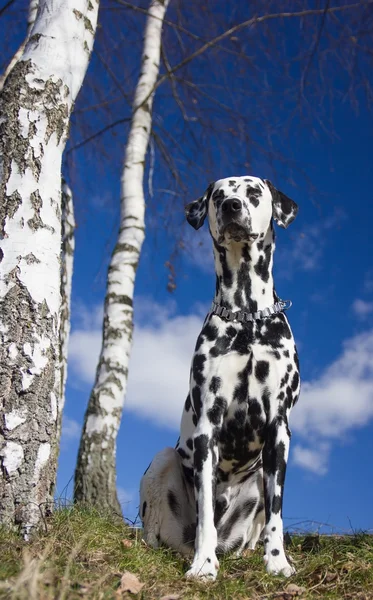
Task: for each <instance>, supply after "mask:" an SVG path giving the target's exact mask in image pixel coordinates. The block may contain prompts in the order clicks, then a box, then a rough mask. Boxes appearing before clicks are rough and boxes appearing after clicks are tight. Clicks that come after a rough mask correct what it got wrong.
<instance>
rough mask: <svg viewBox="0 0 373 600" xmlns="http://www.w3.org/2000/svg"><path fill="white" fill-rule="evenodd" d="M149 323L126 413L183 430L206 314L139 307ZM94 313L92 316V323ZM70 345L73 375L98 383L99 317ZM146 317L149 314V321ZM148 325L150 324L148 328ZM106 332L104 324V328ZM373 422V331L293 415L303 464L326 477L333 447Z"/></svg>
mask: <svg viewBox="0 0 373 600" xmlns="http://www.w3.org/2000/svg"><path fill="white" fill-rule="evenodd" d="M137 307H138V314H139V316H140V317H141V321H140V323H138V324H137V326H136V328H135V334H134V345H133V352H132V356H131V361H130V369H129V373H130V375H129V382H128V392H127V398H126V403H125V407H126V410H130V411H132V412H133V413H136V414H138V415H141V416H142V417H145V418H148V419H149V420H151V421H152V422H154V423H157V424H159V425H163V426H167V427H170V428H172V429H175V430H178V428H179V424H180V417H181V412H182V407H183V404H184V401H185V397H186V394H187V392H188V381H189V368H190V362H191V358H192V354H193V350H194V345H195V342H196V338H197V335H198V333H199V331H200V328H201V324H202V321H203V316H204V314H206V311H207V307H205V309H204V310H203V312H202V314H196V311H194V314H190V315H183V316H180V315H179V316H178V315H175V306H174V305H170V306H159V305H156V304H154V303H152V302H149V300H146V299H139V300H138V301H137ZM87 314H91V315H92V319H91V323H90V322H89V318H88V317H87ZM82 315H83V324H82V326H81V327H80V328H77V329H75V330H74V331H73V332H72V334H71V340H70V363H71V364H70V366H71V374H72V377H73V378H74V377H75V378H78V379H79V380H80V381H83V382H85V383H89V384H90V385H92V383H93V380H94V375H95V368H96V364H97V359H98V354H99V349H100V344H101V331H100V329H99V328H98V327H97V323H96V325H95V326H94V322H95V319H96V321H97V311H90V312H89V313H84V311H83V312H82ZM141 315H142V316H141ZM142 319H145V323H144V322H142ZM100 326H101V323H100ZM371 419H373V330H371V331H367V332H365V333H363V334H360V335H357V336H355V337H353V338H351V339H349V340H347V341H346V342H345V343H344V345H343V349H342V353H341V355H340V356H339V357H338V358H337V359H336V360H335V361H334V362H333V363H332V364H331V365H329V366H328V367H327V368H326V369H325V370H324V371H323V373H321V375H320V376H319V377H318V378H316V379H314V380H312V381H308V382H303V385H302V391H301V396H300V399H299V403H298V404H297V406H296V407H295V408H294V410H293V411H292V413H291V417H290V425H291V428H292V430H293V431H294V432H295V433H296V434H297V435H298V439H299V443H298V446H295V452H292V460H293V462H294V463H295V464H297V465H299V466H302V467H303V468H307V469H309V470H311V471H313V472H315V473H319V474H323V473H325V472H326V470H327V462H328V456H329V452H330V451H331V448H332V444H333V443H334V444H335V443H336V442H337V441H338V440H339V439H344V438H345V435H346V434H347V433H349V432H352V431H353V430H355V429H356V428H359V427H363V426H364V425H366V424H367V423H368V422H369V421H370V420H371Z"/></svg>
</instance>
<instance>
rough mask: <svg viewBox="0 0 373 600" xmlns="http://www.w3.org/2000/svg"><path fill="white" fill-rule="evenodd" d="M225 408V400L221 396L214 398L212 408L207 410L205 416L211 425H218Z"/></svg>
mask: <svg viewBox="0 0 373 600" xmlns="http://www.w3.org/2000/svg"><path fill="white" fill-rule="evenodd" d="M226 410H227V401H226V400H225V398H223V396H217V397H216V398H215V401H214V404H213V406H212V408H210V409H209V410H208V411H207V417H208V419H209V421H210V423H212V424H213V425H220V424H221V422H222V419H223V416H224V414H225V412H226Z"/></svg>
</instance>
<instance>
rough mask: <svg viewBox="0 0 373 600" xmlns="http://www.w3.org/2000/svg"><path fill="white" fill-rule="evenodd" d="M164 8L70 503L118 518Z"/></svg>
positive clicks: (138, 108)
mask: <svg viewBox="0 0 373 600" xmlns="http://www.w3.org/2000/svg"><path fill="white" fill-rule="evenodd" d="M168 4H169V0H152V1H151V2H150V6H149V11H148V16H147V22H146V27H145V34H144V46H143V53H142V63H141V72H140V76H139V80H138V83H137V87H136V90H135V97H134V102H133V113H132V120H131V127H130V132H129V136H128V140H127V145H126V149H125V158H124V164H123V174H122V180H121V222H120V229H119V236H118V240H117V243H116V246H115V248H114V251H113V255H112V258H111V262H110V266H109V271H108V278H107V292H106V298H105V310H104V321H103V336H102V347H101V354H100V359H99V363H98V366H97V371H96V380H95V383H94V387H93V389H92V392H91V396H90V398H89V402H88V407H87V411H86V415H85V422H84V428H83V433H82V438H81V442H80V448H79V455H78V462H77V467H76V471H75V491H74V493H75V499H76V500H78V501H83V502H87V503H90V504H96V505H99V506H102V507H106V508H109V509H111V510H114V511H115V512H118V513H120V512H121V509H120V504H119V502H118V498H117V494H116V469H115V455H116V437H117V433H118V429H119V425H120V420H121V415H122V409H123V404H124V398H125V393H126V386H127V374H128V361H129V356H130V352H131V344H132V332H133V293H134V283H135V276H136V270H137V265H138V262H139V257H140V252H141V247H142V244H143V241H144V236H145V220H144V216H145V199H144V191H143V178H144V165H145V158H146V152H147V147H148V143H149V137H150V132H151V121H152V105H153V94H152V93H151V92H152V90H153V87H154V85H155V83H156V81H157V77H158V73H159V62H160V50H161V35H162V25H163V19H164V16H165V13H166V10H167V7H168ZM144 101H145V102H144Z"/></svg>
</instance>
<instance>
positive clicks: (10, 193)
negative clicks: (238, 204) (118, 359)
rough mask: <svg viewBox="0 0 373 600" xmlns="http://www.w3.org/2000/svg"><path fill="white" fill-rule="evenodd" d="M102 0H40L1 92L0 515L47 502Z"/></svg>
mask: <svg viewBox="0 0 373 600" xmlns="http://www.w3.org/2000/svg"><path fill="white" fill-rule="evenodd" d="M97 13H98V1H97V0H92V1H91V0H61V1H60V2H58V3H55V2H54V1H53V0H40V3H39V8H38V13H37V17H36V20H35V23H34V26H33V28H32V31H31V33H30V36H29V38H28V40H27V43H26V46H25V49H24V51H23V54H22V56H21V57H20V58H19V60H18V61H17V63H16V64H15V66H14V67H13V69H12V70H11V71H10V73H9V75H8V76H7V78H6V81H5V83H4V87H3V90H2V92H1V94H0V115H1V120H0V227H1V249H0V269H1V280H0V338H1V339H0V466H1V469H0V520H1V521H2V522H3V523H8V524H16V525H19V526H20V528H21V530H22V532H23V534H24V536H25V537H27V536H28V535H29V533H30V531H32V529H33V528H34V527H35V526H36V525H37V524H38V523H39V521H40V519H41V517H42V515H43V514H45V512H46V511H47V510H50V509H51V507H52V505H53V504H52V503H53V491H54V485H55V476H56V464H57V455H58V438H57V435H58V429H59V425H58V423H59V419H60V412H61V371H60V336H59V333H60V310H61V295H60V294H61V290H60V281H61V280H60V264H61V263H60V257H61V160H62V153H63V150H64V148H65V144H66V139H67V135H68V127H69V120H70V115H71V112H72V109H73V105H74V101H75V99H76V97H77V94H78V92H79V90H80V87H81V85H82V82H83V79H84V76H85V73H86V70H87V66H88V62H89V58H90V54H91V50H92V47H93V41H94V35H95V30H96V23H97Z"/></svg>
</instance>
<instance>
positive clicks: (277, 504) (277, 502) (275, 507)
mask: <svg viewBox="0 0 373 600" xmlns="http://www.w3.org/2000/svg"><path fill="white" fill-rule="evenodd" d="M281 508H282V500H281V496H274V497H273V501H272V512H273V513H275V514H277V513H280V512H281Z"/></svg>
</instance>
